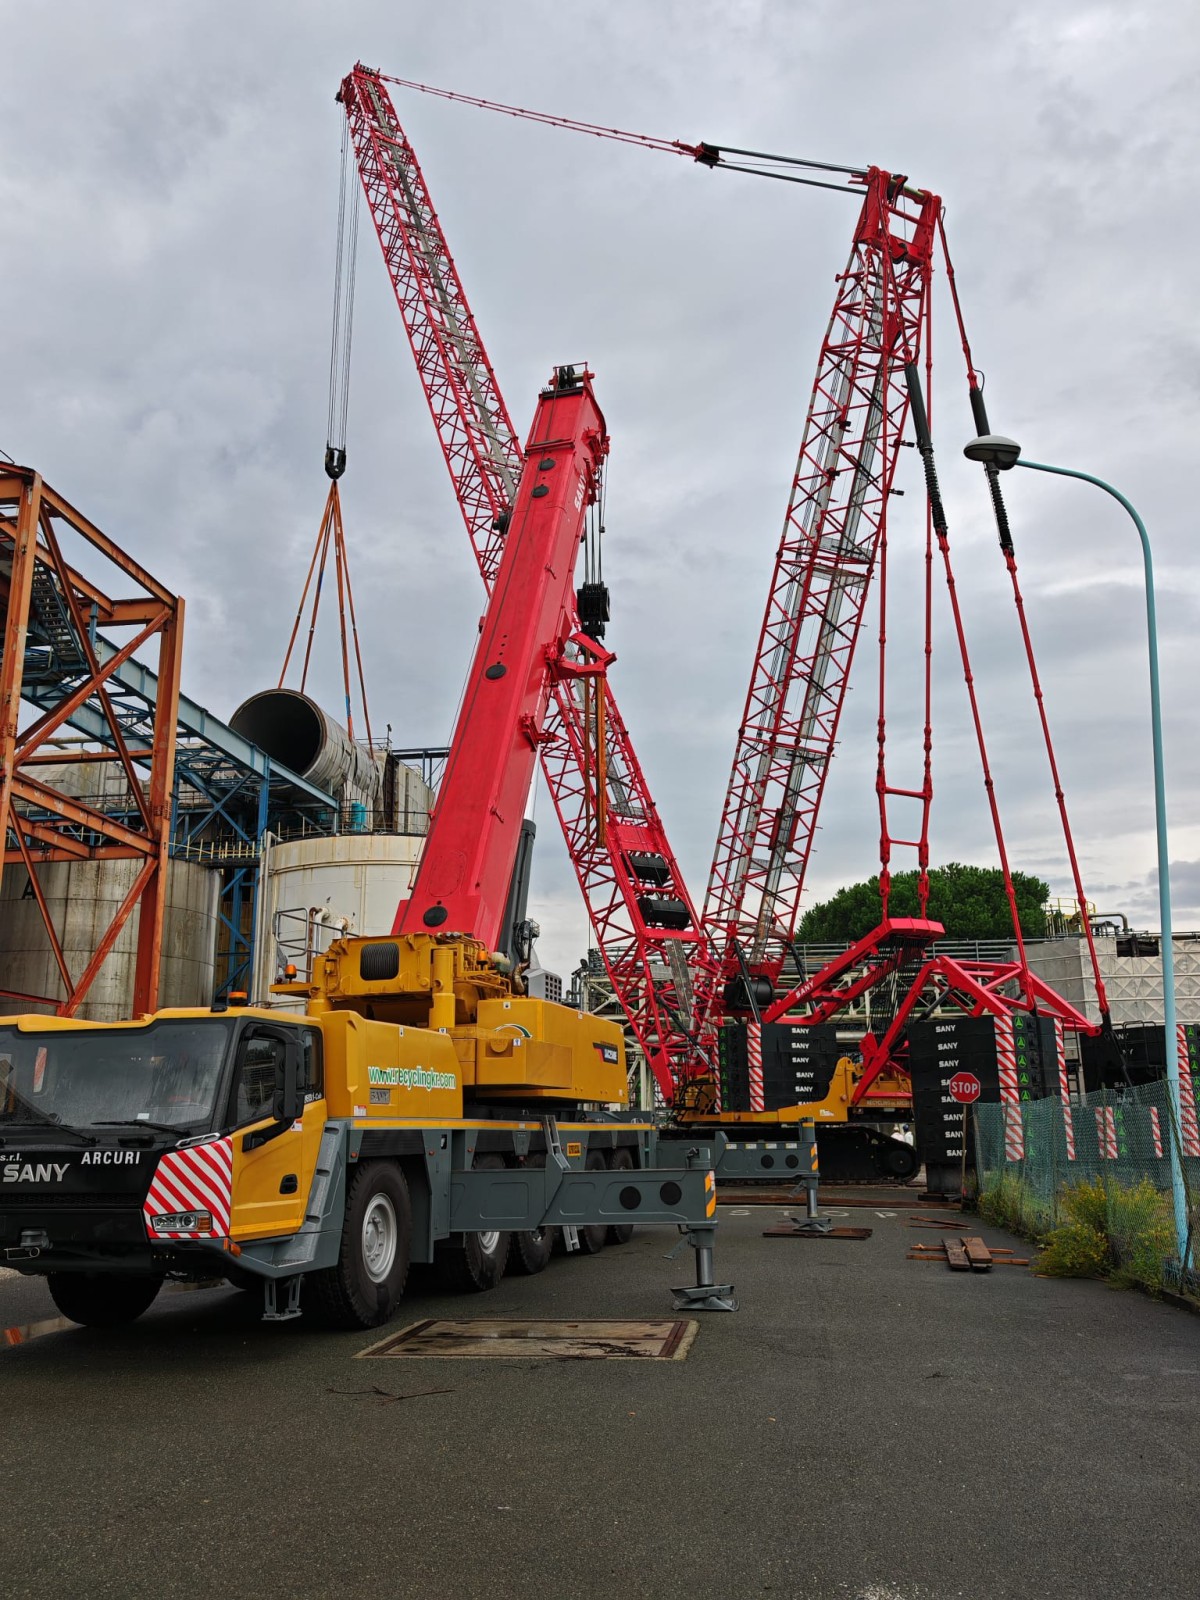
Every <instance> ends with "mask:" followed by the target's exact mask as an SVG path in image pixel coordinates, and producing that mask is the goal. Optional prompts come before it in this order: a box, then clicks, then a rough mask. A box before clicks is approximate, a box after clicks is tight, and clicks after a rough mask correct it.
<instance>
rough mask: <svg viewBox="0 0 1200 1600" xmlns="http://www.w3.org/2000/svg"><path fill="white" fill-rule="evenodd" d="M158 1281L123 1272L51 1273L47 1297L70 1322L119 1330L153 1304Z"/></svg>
mask: <svg viewBox="0 0 1200 1600" xmlns="http://www.w3.org/2000/svg"><path fill="white" fill-rule="evenodd" d="M162 1284H163V1281H162V1279H161V1278H145V1277H140V1276H136V1275H135V1274H132V1273H124V1272H51V1273H49V1274H48V1275H47V1278H46V1287H47V1288H48V1289H49V1291H50V1298H51V1300H53V1301H54V1304H55V1305H56V1306H57V1307H58V1309H59V1310H60V1311H61V1312H62V1314H63V1316H64V1317H70V1319H71V1321H72V1322H79V1323H82V1324H83V1326H84V1327H85V1328H120V1327H122V1326H123V1325H124V1324H125V1323H127V1322H134V1321H136V1320H137V1318H138V1317H140V1316H141V1314H142V1312H143V1311H145V1310H146V1309H147V1308H148V1307H149V1306H151V1305H152V1304H153V1303H154V1300H155V1298H156V1296H157V1295H158V1291H159V1290H160V1289H161V1288H162Z"/></svg>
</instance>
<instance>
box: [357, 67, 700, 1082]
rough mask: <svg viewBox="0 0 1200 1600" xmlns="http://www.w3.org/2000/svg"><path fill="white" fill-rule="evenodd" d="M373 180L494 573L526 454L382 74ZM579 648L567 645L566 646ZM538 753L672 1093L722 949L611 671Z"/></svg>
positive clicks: (363, 119)
mask: <svg viewBox="0 0 1200 1600" xmlns="http://www.w3.org/2000/svg"><path fill="white" fill-rule="evenodd" d="M338 99H339V101H340V102H341V104H342V107H343V109H344V112H345V115H346V118H347V123H348V126H349V130H350V137H351V141H352V144H353V147H354V152H355V159H356V161H357V165H358V171H359V176H360V178H361V180H362V186H363V192H364V195H365V197H366V200H367V204H368V208H369V210H370V213H371V217H372V220H373V223H374V226H375V230H376V233H377V234H378V237H379V242H380V246H381V248H382V250H383V256H384V261H385V263H386V266H387V270H388V275H389V277H390V279H391V282H392V286H393V289H394V291H395V295H396V301H397V304H398V306H399V309H400V312H401V316H402V317H403V320H404V326H405V330H406V332H407V335H408V339H409V342H410V344H411V347H412V351H413V356H414V358H415V361H416V365H417V371H418V373H419V375H420V379H421V383H422V387H423V388H424V392H425V396H426V399H427V401H428V404H429V409H430V413H431V415H432V417H433V421H434V425H435V428H436V430H437V435H438V440H439V442H440V444H441V448H442V452H443V455H444V457H445V460H446V465H447V468H448V470H449V472H450V476H451V480H452V482H453V485H454V492H455V496H456V498H457V501H458V504H459V507H460V510H461V512H462V516H463V520H464V522H465V524H466V528H467V532H468V535H469V537H470V540H471V545H472V549H473V551H474V554H475V560H476V563H477V565H478V567H479V571H480V575H481V577H482V578H483V581H484V584H485V586H486V587H487V588H488V590H489V592H490V590H491V587H492V585H493V584H494V583H495V581H496V575H497V572H498V570H499V567H500V563H501V559H502V555H503V550H504V545H505V541H506V537H507V533H508V530H509V528H510V526H511V517H512V511H513V505H514V501H515V497H516V489H517V483H518V481H519V478H520V473H521V465H522V462H521V452H520V447H519V445H518V443H517V439H516V434H515V431H514V429H513V425H512V422H511V419H510V417H509V413H508V410H507V407H506V406H505V403H504V399H503V396H502V395H501V392H500V388H499V385H498V384H497V381H496V376H495V373H494V370H493V368H492V365H491V362H490V360H489V359H488V355H487V352H486V350H485V348H484V345H483V341H482V339H481V337H480V335H479V330H478V328H477V326H476V323H475V318H474V316H473V315H472V313H471V308H470V306H469V304H468V302H467V297H466V294H465V292H464V290H463V286H462V283H461V281H460V278H459V275H458V271H457V269H456V267H455V264H454V260H453V257H452V256H451V254H450V250H449V248H448V246H447V243H446V239H445V236H444V233H443V231H442V227H441V223H440V221H439V219H438V215H437V211H436V209H435V207H434V205H433V201H432V199H431V197H430V194H429V190H428V188H427V186H426V183H425V179H424V176H423V174H422V172H421V169H420V165H419V163H418V161H417V158H416V154H415V152H414V151H413V148H412V145H411V143H410V142H409V140H408V138H407V136H406V135H405V133H404V130H403V128H402V127H401V125H400V121H399V118H398V117H397V115H396V111H395V107H394V106H393V104H392V102H391V99H390V97H389V95H388V92H387V89H386V87H385V84H384V81H383V78H382V75H381V74H380V73H378V72H376V71H374V70H372V69H370V68H368V67H364V66H362V65H361V64H359V65H357V66H356V67H355V68H354V70H353V71H352V72H350V73H349V74H348V75H347V76H346V78H345V79H344V80H343V82H342V84H341V87H340V89H339V92H338ZM579 599H580V600H582V601H583V602H584V611H585V613H586V614H585V615H584V616H583V617H582V619H581V618H580V616H579V615H578V608H577V606H575V605H574V604H572V607H571V610H572V612H573V613H574V614H573V615H572V616H571V618H570V626H569V633H571V634H578V633H583V634H585V635H587V636H588V637H589V638H593V639H597V640H598V638H599V636H600V631H601V630H602V628H603V622H604V620H605V616H606V613H607V602H606V596H605V594H604V592H603V589H602V586H601V585H591V586H585V588H584V589H583V590H581V593H580V596H579ZM574 653H575V652H574V651H573V649H572V648H568V651H567V658H568V659H570V657H571V656H572V654H574ZM538 753H539V756H540V759H541V765H542V770H543V772H544V774H545V777H546V782H547V786H548V788H549V791H550V796H551V799H552V801H553V804H554V808H555V812H556V814H557V816H558V819H559V822H560V824H561V827H562V830H563V834H564V837H565V839H566V844H567V849H568V852H569V854H570V857H571V861H572V864H573V866H574V869H575V873H576V876H577V878H578V881H579V885H580V888H581V890H582V892H583V896H584V900H585V903H586V905H587V909H588V914H589V917H590V920H591V924H592V928H593V931H594V935H595V939H596V944H597V947H598V948H599V950H600V952H601V954H602V957H603V959H604V963H605V967H606V969H607V971H608V974H609V977H610V979H611V981H612V985H613V989H614V992H615V993H616V995H617V997H618V999H619V1000H620V1002H621V1004H622V1005H623V1007H624V1009H625V1011H626V1014H627V1016H628V1018H629V1023H630V1026H631V1029H632V1031H633V1034H634V1036H635V1037H636V1039H637V1041H638V1043H639V1045H640V1046H641V1048H642V1050H643V1052H644V1054H645V1057H646V1060H647V1062H648V1064H649V1065H650V1067H651V1069H652V1070H653V1072H654V1074H655V1078H656V1080H657V1082H658V1085H659V1088H660V1090H661V1091H662V1093H663V1095H664V1097H665V1098H666V1099H667V1100H668V1101H670V1100H671V1099H672V1098H673V1097H674V1093H675V1085H676V1083H677V1081H679V1080H680V1079H681V1078H683V1077H685V1076H686V1074H687V1072H688V1070H689V1063H690V1062H692V1061H693V1060H694V1059H695V1057H696V1055H697V1052H698V1051H699V1052H700V1053H701V1054H702V1055H703V1043H702V1040H701V1038H700V1024H701V1019H702V1018H704V1017H706V1016H708V1015H709V1013H710V1012H711V1009H712V1002H713V992H714V988H715V985H716V982H717V961H716V958H715V954H714V951H713V949H712V945H711V942H710V941H709V939H708V937H707V935H706V934H705V932H704V929H703V926H702V924H701V919H700V917H699V914H698V912H697V910H696V908H695V906H694V905H693V903H692V900H691V897H690V896H689V894H688V891H687V887H686V885H685V883H684V880H683V875H682V873H681V871H680V869H679V865H678V862H677V860H676V857H675V853H674V851H673V850H672V848H671V844H670V841H669V839H668V837H667V832H666V829H665V827H664V825H663V822H662V819H661V817H660V816H659V813H658V808H657V807H656V805H655V803H654V800H653V798H652V796H651V793H650V789H649V786H648V784H647V781H646V777H645V774H644V771H643V769H642V766H641V763H640V762H639V760H638V758H637V755H636V753H635V750H634V747H633V743H632V740H631V739H630V736H629V732H628V729H627V727H626V725H625V722H624V719H623V718H622V716H621V713H620V710H619V708H618V706H617V702H616V699H615V697H614V695H613V692H612V688H611V686H610V685H609V683H608V682H607V680H606V679H604V678H599V679H595V680H593V679H592V678H591V677H589V676H587V675H584V676H576V677H574V678H570V677H567V676H563V677H561V678H559V679H558V681H556V683H555V684H554V685H553V688H552V691H551V698H550V702H549V705H548V707H547V712H546V716H545V718H544V721H543V723H542V726H541V730H540V733H539V752H538Z"/></svg>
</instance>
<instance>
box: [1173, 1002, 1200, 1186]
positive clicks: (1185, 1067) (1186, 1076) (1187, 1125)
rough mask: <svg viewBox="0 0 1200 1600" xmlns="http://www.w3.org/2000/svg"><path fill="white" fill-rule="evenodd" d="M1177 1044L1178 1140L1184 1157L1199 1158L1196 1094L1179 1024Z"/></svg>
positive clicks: (1185, 1040)
mask: <svg viewBox="0 0 1200 1600" xmlns="http://www.w3.org/2000/svg"><path fill="white" fill-rule="evenodd" d="M1175 1034H1176V1038H1177V1040H1178V1043H1179V1122H1180V1129H1179V1132H1180V1140H1181V1143H1182V1145H1183V1153H1184V1155H1185V1156H1200V1126H1198V1125H1197V1122H1196V1094H1195V1091H1194V1090H1193V1088H1192V1062H1191V1057H1190V1055H1189V1054H1188V1047H1187V1034H1186V1033H1185V1032H1184V1030H1183V1024H1182V1023H1180V1024H1179V1025H1178V1027H1177V1028H1176V1029H1175Z"/></svg>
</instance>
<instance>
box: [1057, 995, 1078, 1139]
mask: <svg viewBox="0 0 1200 1600" xmlns="http://www.w3.org/2000/svg"><path fill="white" fill-rule="evenodd" d="M1052 1020H1053V1022H1054V1056H1055V1059H1056V1061H1057V1062H1058V1093H1059V1098H1060V1099H1061V1100H1062V1108H1063V1134H1064V1135H1065V1137H1066V1141H1067V1160H1068V1161H1074V1159H1075V1124H1074V1123H1073V1122H1072V1121H1071V1086H1070V1084H1069V1083H1068V1082H1067V1051H1066V1047H1065V1045H1064V1044H1063V1025H1062V1023H1061V1022H1060V1021H1059V1020H1058V1018H1057V1017H1054V1018H1053V1019H1052Z"/></svg>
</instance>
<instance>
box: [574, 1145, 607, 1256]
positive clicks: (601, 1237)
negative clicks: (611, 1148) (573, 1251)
mask: <svg viewBox="0 0 1200 1600" xmlns="http://www.w3.org/2000/svg"><path fill="white" fill-rule="evenodd" d="M583 1165H584V1169H585V1170H586V1171H587V1172H606V1171H607V1170H608V1162H607V1161H605V1159H604V1152H603V1151H602V1150H589V1151H588V1154H587V1160H586V1161H585V1162H584V1163H583ZM607 1243H608V1224H607V1223H606V1222H601V1223H599V1224H597V1226H596V1227H594V1228H580V1229H579V1253H580V1255H582V1256H598V1255H599V1254H600V1252H601V1250H603V1249H604V1246H605V1245H606V1244H607Z"/></svg>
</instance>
